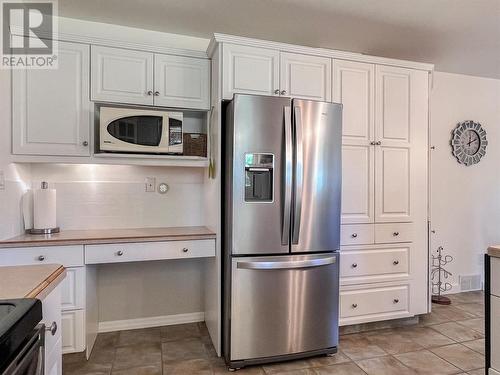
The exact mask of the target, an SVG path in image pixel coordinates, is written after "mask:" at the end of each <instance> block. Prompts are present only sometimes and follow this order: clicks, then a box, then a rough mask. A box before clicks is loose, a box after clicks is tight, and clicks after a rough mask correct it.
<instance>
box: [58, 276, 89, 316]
mask: <svg viewBox="0 0 500 375" xmlns="http://www.w3.org/2000/svg"><path fill="white" fill-rule="evenodd" d="M61 288H62V308H63V310H74V309H83V308H84V307H85V268H84V267H71V268H66V279H64V281H63V282H62V284H61Z"/></svg>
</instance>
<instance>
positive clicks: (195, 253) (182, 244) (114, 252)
mask: <svg viewBox="0 0 500 375" xmlns="http://www.w3.org/2000/svg"><path fill="white" fill-rule="evenodd" d="M212 256H215V240H196V241H168V242H139V243H127V244H109V245H88V246H85V263H86V264H99V263H121V262H136V261H145V260H162V259H182V258H202V257H212Z"/></svg>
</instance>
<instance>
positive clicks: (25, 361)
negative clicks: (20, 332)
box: [3, 324, 45, 375]
mask: <svg viewBox="0 0 500 375" xmlns="http://www.w3.org/2000/svg"><path fill="white" fill-rule="evenodd" d="M44 335H45V325H43V324H42V325H39V326H38V327H37V330H36V333H35V334H34V335H33V336H32V337H31V338H30V339H29V341H28V342H27V343H26V344H25V345H24V347H23V348H22V349H21V351H20V352H19V353H18V354H17V355H16V357H15V358H14V359H13V360H12V362H11V365H10V366H9V367H7V369H6V370H5V372H4V373H3V375H23V374H25V373H26V369H27V368H29V363H30V362H31V361H33V357H35V356H37V357H38V360H37V365H36V375H40V374H43V369H44V366H45V363H44V357H45V356H44V350H45V347H44V341H45V340H44Z"/></svg>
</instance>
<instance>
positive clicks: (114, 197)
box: [31, 164, 205, 229]
mask: <svg viewBox="0 0 500 375" xmlns="http://www.w3.org/2000/svg"><path fill="white" fill-rule="evenodd" d="M204 173H205V170H204V169H198V168H192V169H188V168H166V167H140V166H109V165H49V164H40V165H32V176H31V178H32V186H39V183H40V181H48V182H49V184H50V187H52V188H55V189H56V190H57V222H58V225H59V226H60V227H61V229H97V228H134V227H159V226H187V225H203V221H204V220H203V199H204V196H203V194H204V189H203V178H204ZM146 177H155V179H156V184H159V183H161V182H165V183H167V184H168V185H169V187H170V189H169V191H168V192H167V193H166V194H159V193H158V191H155V192H146V191H145V178H146Z"/></svg>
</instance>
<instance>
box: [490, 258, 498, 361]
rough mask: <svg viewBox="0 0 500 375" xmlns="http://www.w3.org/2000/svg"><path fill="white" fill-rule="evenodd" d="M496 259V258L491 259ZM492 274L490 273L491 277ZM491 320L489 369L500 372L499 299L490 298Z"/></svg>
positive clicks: (495, 297)
mask: <svg viewBox="0 0 500 375" xmlns="http://www.w3.org/2000/svg"><path fill="white" fill-rule="evenodd" d="M492 259H493V260H494V259H498V258H492ZM493 274H494V273H493V272H492V275H493ZM490 303H491V319H490V324H491V327H490V330H491V331H490V337H491V344H490V345H491V367H492V368H493V369H495V370H497V371H500V297H497V296H493V295H492V296H490Z"/></svg>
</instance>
